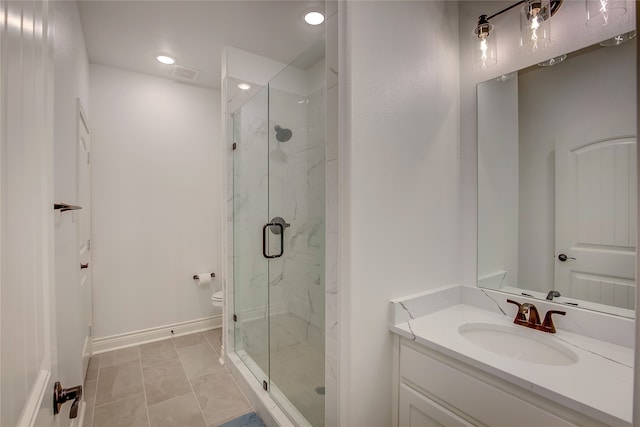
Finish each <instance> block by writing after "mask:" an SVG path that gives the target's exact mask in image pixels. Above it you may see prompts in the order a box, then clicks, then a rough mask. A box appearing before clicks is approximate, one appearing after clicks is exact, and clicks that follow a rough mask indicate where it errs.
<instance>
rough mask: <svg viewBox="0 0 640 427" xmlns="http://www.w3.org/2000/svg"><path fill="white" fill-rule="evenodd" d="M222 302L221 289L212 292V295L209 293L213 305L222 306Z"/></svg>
mask: <svg viewBox="0 0 640 427" xmlns="http://www.w3.org/2000/svg"><path fill="white" fill-rule="evenodd" d="M223 302H224V296H223V292H222V291H218V292H214V293H213V295H211V304H212V305H213V306H214V307H220V308H222V305H223Z"/></svg>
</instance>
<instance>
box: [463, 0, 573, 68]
mask: <svg viewBox="0 0 640 427" xmlns="http://www.w3.org/2000/svg"><path fill="white" fill-rule="evenodd" d="M562 1H563V0H520V1H517V2H516V3H514V4H512V5H511V6H509V7H506V8H504V9H502V10H500V11H498V12H496V13H494V14H493V15H480V16H479V17H478V25H477V26H476V28H475V30H474V31H473V35H474V37H475V43H474V58H473V67H474V68H475V69H477V70H484V69H487V68H489V67H492V66H493V65H495V64H497V62H498V52H497V46H496V36H495V29H494V26H493V25H492V24H491V22H490V21H491V20H492V19H493V18H495V17H496V16H499V15H502V14H503V13H505V12H507V11H509V10H511V9H513V8H515V7H517V6H520V5H522V8H521V9H520V47H521V48H523V49H526V50H529V51H531V52H535V51H537V50H539V49H542V48H544V47H546V46H547V45H548V44H549V42H550V41H551V22H550V18H551V17H552V16H553V15H554V14H555V13H556V12H557V11H558V9H559V8H560V5H562Z"/></svg>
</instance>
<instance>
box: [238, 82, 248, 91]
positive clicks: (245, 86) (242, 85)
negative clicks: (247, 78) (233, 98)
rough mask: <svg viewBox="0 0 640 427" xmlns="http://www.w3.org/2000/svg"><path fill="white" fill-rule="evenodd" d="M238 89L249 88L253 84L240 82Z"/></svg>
mask: <svg viewBox="0 0 640 427" xmlns="http://www.w3.org/2000/svg"><path fill="white" fill-rule="evenodd" d="M238 89H242V90H249V89H251V86H250V85H248V84H246V83H238Z"/></svg>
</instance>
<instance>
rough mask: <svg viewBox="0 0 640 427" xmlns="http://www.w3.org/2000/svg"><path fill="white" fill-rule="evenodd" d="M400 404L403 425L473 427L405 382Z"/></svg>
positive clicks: (401, 390)
mask: <svg viewBox="0 0 640 427" xmlns="http://www.w3.org/2000/svg"><path fill="white" fill-rule="evenodd" d="M399 404H400V408H399V411H398V417H399V425H400V426H401V427H444V426H446V427H473V424H470V423H468V422H467V421H465V420H464V419H462V418H460V417H459V416H457V415H456V414H454V413H453V412H451V411H449V410H448V409H446V408H444V407H442V406H440V405H439V404H437V403H436V402H434V401H433V400H431V399H429V398H427V397H426V396H424V395H423V394H420V393H418V392H417V391H415V390H413V389H411V388H409V387H407V386H406V385H404V384H400V395H399Z"/></svg>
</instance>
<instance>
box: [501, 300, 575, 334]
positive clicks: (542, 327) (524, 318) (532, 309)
mask: <svg viewBox="0 0 640 427" xmlns="http://www.w3.org/2000/svg"><path fill="white" fill-rule="evenodd" d="M507 302H510V303H511V304H515V305H517V306H518V313H517V314H516V318H515V319H514V321H513V323H515V324H516V325H522V326H525V327H527V328H531V329H537V330H538V331H543V332H549V333H550V334H555V333H556V327H555V325H554V324H553V319H552V318H551V315H552V314H560V315H562V316H564V315H566V314H567V312H566V311H559V310H549V311H547V314H545V316H544V321H543V322H542V324H541V323H540V315H539V314H538V309H537V308H536V306H535V305H533V304H530V303H528V302H526V303H524V304H520V303H519V302H517V301H514V300H511V299H508V300H507Z"/></svg>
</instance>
